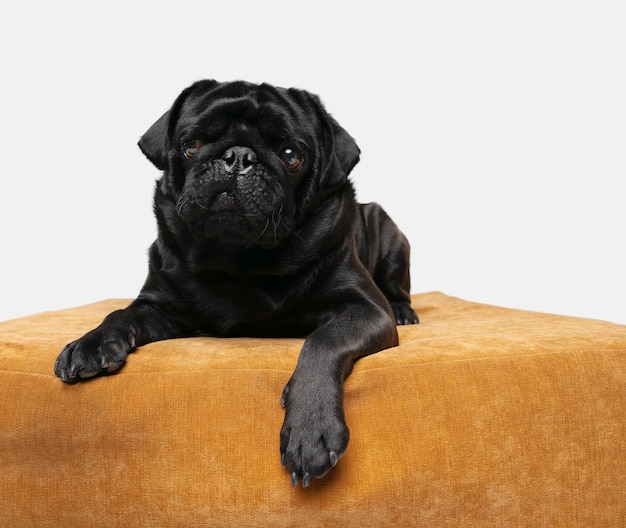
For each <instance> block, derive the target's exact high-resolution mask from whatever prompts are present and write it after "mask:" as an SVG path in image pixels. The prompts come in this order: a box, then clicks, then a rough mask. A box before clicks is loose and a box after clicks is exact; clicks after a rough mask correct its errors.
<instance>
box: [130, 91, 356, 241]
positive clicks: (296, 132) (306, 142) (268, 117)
mask: <svg viewBox="0 0 626 528" xmlns="http://www.w3.org/2000/svg"><path fill="white" fill-rule="evenodd" d="M139 147H140V148H141V150H142V151H143V153H144V154H145V155H146V156H147V157H148V159H149V160H150V161H151V162H152V163H153V164H154V165H156V167H157V168H159V169H160V170H163V171H164V174H163V177H162V179H161V182H160V186H159V190H160V192H161V193H162V194H163V196H166V197H167V198H168V203H169V204H170V205H171V206H172V207H175V209H176V215H177V219H180V221H182V222H184V224H185V225H186V226H187V227H188V228H189V229H190V231H191V232H192V233H194V235H196V236H203V237H207V238H214V239H219V240H222V241H224V242H229V243H235V244H241V245H246V246H250V245H257V246H261V247H273V246H275V245H277V244H278V243H279V242H280V241H281V240H282V239H284V238H285V237H286V236H288V235H289V234H290V233H294V232H296V231H297V229H298V223H299V222H300V221H301V219H302V218H303V217H304V216H305V215H306V214H307V212H309V211H311V210H312V209H313V208H315V207H316V206H317V204H319V203H321V202H323V201H324V200H326V199H327V198H328V197H329V196H331V195H333V193H336V191H337V189H338V188H340V187H342V186H344V185H345V184H346V183H347V181H348V174H349V173H350V171H351V170H352V168H353V167H354V165H355V164H356V163H357V162H358V159H359V149H358V147H357V145H356V143H355V142H354V139H353V138H352V137H351V136H350V135H349V134H348V133H347V132H346V131H345V130H344V129H343V128H341V127H340V126H339V125H338V124H337V122H336V121H335V120H334V119H333V118H332V117H331V116H330V115H329V114H328V113H327V112H326V111H325V110H324V108H323V106H322V104H321V103H320V101H319V99H318V98H317V97H316V96H314V95H312V94H310V93H308V92H305V91H302V90H296V89H293V88H291V89H285V88H277V87H273V86H270V85H267V84H261V85H254V84H250V83H245V82H241V81H237V82H231V83H219V82H216V81H212V80H207V81H199V82H197V83H195V84H193V85H191V86H190V87H188V88H187V89H186V90H184V91H183V92H182V93H181V94H180V96H179V97H178V98H177V99H176V101H175V102H174V104H173V105H172V107H171V108H170V110H168V111H167V112H166V113H165V114H164V115H163V116H162V117H161V118H160V119H159V120H158V121H157V122H156V123H154V125H152V127H150V129H149V130H148V131H147V132H146V133H145V134H144V135H143V136H142V137H141V139H140V140H139Z"/></svg>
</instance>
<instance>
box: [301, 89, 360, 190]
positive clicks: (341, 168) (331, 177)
mask: <svg viewBox="0 0 626 528" xmlns="http://www.w3.org/2000/svg"><path fill="white" fill-rule="evenodd" d="M290 92H291V93H292V94H293V95H295V96H296V97H303V98H304V99H306V100H307V101H308V105H309V107H312V108H313V109H314V110H315V113H316V114H317V117H318V119H319V120H320V123H321V125H322V134H323V136H322V137H323V142H324V152H325V159H324V160H322V166H321V176H320V181H319V185H320V186H322V187H324V188H325V189H327V190H331V189H334V188H336V187H339V186H341V185H343V184H344V183H345V182H346V181H348V175H349V174H350V172H352V169H353V168H354V166H355V165H356V164H357V163H358V162H359V156H360V155H361V149H359V147H358V145H357V144H356V141H355V140H354V138H353V137H352V136H351V135H350V134H349V133H348V132H347V131H346V130H345V129H344V128H343V127H342V126H341V125H340V124H339V123H338V122H337V121H336V120H335V118H333V116H331V115H330V114H329V113H328V112H327V111H326V109H325V107H324V105H323V103H322V101H321V100H320V98H319V97H318V96H317V95H314V94H311V93H309V92H305V91H302V90H295V89H291V90H290Z"/></svg>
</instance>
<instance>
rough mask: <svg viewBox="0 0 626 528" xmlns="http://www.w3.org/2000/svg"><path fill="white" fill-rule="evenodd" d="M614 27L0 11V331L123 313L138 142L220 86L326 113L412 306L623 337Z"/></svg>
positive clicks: (548, 9) (389, 14)
mask: <svg viewBox="0 0 626 528" xmlns="http://www.w3.org/2000/svg"><path fill="white" fill-rule="evenodd" d="M624 28H626V4H625V3H624V2H623V0H614V1H605V0H593V1H591V0H589V1H578V0H563V1H555V0H530V1H525V2H502V1H497V0H493V1H485V0H477V1H473V2H464V1H461V0H459V1H446V0H442V1H437V2H426V1H417V2H409V1H408V0H407V1H405V2H400V1H397V0H390V1H387V2H382V3H377V2H369V3H367V2H356V1H353V2H341V1H340V0H335V1H333V2H328V1H318V2H313V3H311V2H302V3H300V2H287V1H264V2H254V1H249V2H237V1H231V2H212V1H210V0H204V1H199V2H196V1H194V0H187V1H185V2H158V1H150V2H148V1H144V2H136V3H135V2H132V1H131V0H127V1H125V2H119V1H117V0H109V1H107V2H101V3H96V2H88V1H82V2H79V1H73V2H72V1H67V0H57V1H56V2H47V1H43V0H32V1H30V2H5V3H4V4H3V7H1V8H0V55H1V59H2V61H1V63H0V64H1V68H2V83H0V95H1V97H0V105H1V106H0V108H1V115H0V140H1V142H0V149H1V150H0V152H1V155H2V159H1V162H2V173H1V187H0V229H1V232H0V233H1V243H2V245H1V252H2V254H1V258H0V299H1V301H0V320H4V319H9V318H13V317H19V316H22V315H27V314H30V313H34V312H39V311H44V310H53V309H60V308H65V307H71V306H76V305H81V304H85V303H90V302H95V301H99V300H103V299H108V298H114V297H123V298H132V297H135V296H136V295H137V293H138V291H139V289H140V288H141V286H142V284H143V280H144V278H145V274H146V269H147V249H148V247H149V245H150V243H151V242H152V240H153V239H154V236H155V226H154V220H153V216H152V203H151V202H152V189H153V186H154V181H155V179H156V178H157V177H158V176H159V174H158V172H157V171H156V169H155V168H154V167H152V166H151V165H150V163H149V162H148V161H147V160H146V159H145V158H144V157H143V155H142V154H141V152H140V151H139V149H138V148H137V146H136V142H137V140H138V138H139V136H140V135H141V134H142V133H143V132H144V131H145V130H146V129H147V128H148V127H149V126H150V125H151V124H152V122H153V121H155V120H156V119H157V118H158V117H159V116H160V115H161V114H162V113H163V112H164V111H165V110H166V109H167V108H168V107H169V105H170V104H171V103H172V102H173V100H174V98H175V97H176V95H177V94H178V93H179V92H180V91H181V90H182V89H183V88H184V87H186V86H187V85H188V84H190V83H191V82H193V81H195V80H198V79H201V78H216V79H218V80H222V81H224V80H233V79H245V80H249V81H253V82H262V81H267V82H270V83H272V84H278V85H281V86H295V87H298V88H304V89H308V90H309V91H312V92H314V93H317V94H319V95H320V96H321V98H322V100H323V101H324V102H325V104H326V106H327V108H328V110H329V111H330V112H331V113H332V114H333V115H334V116H335V117H336V118H337V119H338V121H339V122H340V123H341V124H342V125H343V126H344V127H345V128H346V129H347V130H348V131H349V132H350V133H351V134H352V135H353V136H354V137H355V138H356V139H357V142H358V143H359V145H360V147H361V150H362V152H363V154H362V158H361V163H360V164H359V165H358V166H357V167H356V169H355V171H354V172H353V174H352V179H353V181H354V183H355V186H356V189H357V195H358V198H359V199H360V200H361V201H364V202H365V201H378V202H380V203H381V204H382V205H383V206H384V207H385V208H386V209H387V211H388V212H389V213H390V215H391V216H392V217H393V218H394V219H395V220H396V221H397V223H398V224H399V225H400V227H401V228H402V229H403V231H404V232H405V233H406V234H407V236H408V238H409V239H410V241H411V244H412V248H413V252H412V259H413V265H412V282H413V288H412V289H413V292H414V293H419V292H426V291H433V290H439V291H443V292H444V293H446V294H449V295H453V296H458V297H462V298H465V299H468V300H473V301H478V302H484V303H489V304H497V305H502V306H510V307H515V308H522V309H530V310H537V311H543V312H553V313H562V314H568V315H575V316H581V317H591V318H597V319H606V320H609V321H614V322H617V323H622V324H626V303H625V301H624V300H625V299H626V280H625V278H624V275H625V271H626V249H625V247H624V246H625V243H624V242H625V241H624V228H625V227H626V207H625V206H624V202H625V200H624V196H625V192H624V184H625V176H626V95H625V94H626V31H625V30H624ZM418 311H419V307H418Z"/></svg>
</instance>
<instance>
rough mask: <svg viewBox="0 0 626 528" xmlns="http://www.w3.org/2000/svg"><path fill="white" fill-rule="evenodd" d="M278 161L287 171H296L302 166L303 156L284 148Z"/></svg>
mask: <svg viewBox="0 0 626 528" xmlns="http://www.w3.org/2000/svg"><path fill="white" fill-rule="evenodd" d="M280 160H281V161H282V162H283V165H284V166H285V167H287V170H290V171H297V170H299V169H301V168H302V165H304V156H303V155H302V154H301V153H300V152H298V151H297V150H294V149H292V148H286V149H284V150H283V151H282V152H281V153H280Z"/></svg>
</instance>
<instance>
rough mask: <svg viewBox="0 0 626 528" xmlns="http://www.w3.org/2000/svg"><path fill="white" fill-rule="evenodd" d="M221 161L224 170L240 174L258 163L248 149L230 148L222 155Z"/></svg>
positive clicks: (254, 154) (253, 153)
mask: <svg viewBox="0 0 626 528" xmlns="http://www.w3.org/2000/svg"><path fill="white" fill-rule="evenodd" d="M222 160H224V163H225V165H226V170H228V171H232V172H238V173H240V174H243V173H245V172H247V171H248V170H249V169H250V167H252V166H253V165H254V164H255V163H258V161H259V159H258V158H257V155H256V152H254V150H252V149H251V148H248V147H230V148H229V149H227V150H226V151H225V152H224V154H222Z"/></svg>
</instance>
